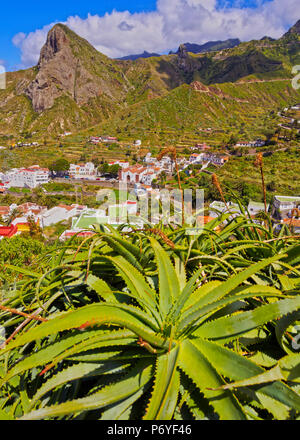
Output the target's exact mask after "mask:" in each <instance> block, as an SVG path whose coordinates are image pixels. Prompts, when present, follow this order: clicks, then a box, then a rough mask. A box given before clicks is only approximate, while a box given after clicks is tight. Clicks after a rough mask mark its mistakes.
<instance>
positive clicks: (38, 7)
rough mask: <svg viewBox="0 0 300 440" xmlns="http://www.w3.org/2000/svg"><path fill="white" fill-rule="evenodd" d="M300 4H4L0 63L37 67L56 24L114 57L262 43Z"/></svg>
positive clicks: (152, 0)
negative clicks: (184, 46)
mask: <svg viewBox="0 0 300 440" xmlns="http://www.w3.org/2000/svg"><path fill="white" fill-rule="evenodd" d="M299 3H300V2H299V0H134V1H133V0H131V1H129V0H85V1H82V0H80V1H79V0H52V1H51V2H43V1H39V2H37V1H31V0H27V1H26V2H25V1H24V0H23V1H19V0H15V1H14V2H13V3H9V2H5V3H3V4H1V27H0V48H1V50H0V60H1V63H2V61H3V62H4V63H5V65H6V67H7V70H15V69H17V68H20V67H28V66H30V65H34V64H35V63H36V61H37V59H38V54H39V50H40V48H41V46H42V45H43V44H44V40H45V39H46V35H47V32H48V30H49V29H50V27H49V28H48V27H47V26H50V24H53V23H55V22H66V23H67V24H68V25H69V26H70V27H71V28H72V29H73V30H75V32H77V33H78V34H79V35H81V36H83V37H84V38H86V39H88V40H89V41H90V42H91V44H93V45H94V46H95V47H96V48H97V49H98V50H101V51H102V52H103V53H106V54H107V55H108V56H112V57H117V56H121V55H128V54H129V53H138V52H139V51H142V50H149V51H155V52H160V53H162V52H164V51H167V50H170V49H173V48H176V45H177V44H179V43H182V42H187V41H190V42H194V43H201V42H205V41H208V40H211V39H221V38H228V37H233V38H235V37H239V38H241V39H242V40H247V39H251V38H261V37H262V36H264V32H266V33H268V35H270V36H275V37H277V36H280V33H282V32H283V31H284V30H285V29H287V28H288V27H289V25H292V24H294V22H295V21H296V20H297V19H298V18H300V5H299ZM280 5H281V6H282V12H281V8H280ZM220 9H222V12H220ZM124 11H128V13H125V12H124ZM106 13H107V14H108V15H107V16H106V18H105V19H104V18H103V16H104V15H105V14H106ZM92 17H93V18H92ZM121 30H122V31H125V32H121ZM16 35H17V38H16V37H15V36H16ZM14 37H15V39H14V43H13V38H14ZM214 37H215V38H214Z"/></svg>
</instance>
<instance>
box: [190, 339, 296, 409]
mask: <svg viewBox="0 0 300 440" xmlns="http://www.w3.org/2000/svg"><path fill="white" fill-rule="evenodd" d="M194 344H195V346H197V347H198V349H199V350H201V351H202V352H203V353H204V354H205V356H206V357H207V358H208V360H209V362H210V363H211V364H212V365H213V366H214V367H215V368H216V369H217V370H218V372H219V374H221V375H223V376H224V377H228V378H230V379H232V380H235V381H239V380H241V379H242V380H243V381H245V383H246V382H247V381H248V380H249V382H248V383H247V384H248V385H255V381H257V382H256V385H260V384H263V383H264V381H263V380H258V379H257V377H259V376H260V375H264V374H266V375H267V374H269V371H268V372H266V371H265V370H264V369H263V368H262V367H260V366H258V365H256V364H255V363H254V362H251V361H250V360H249V359H247V358H245V357H244V356H241V355H239V354H237V353H235V352H233V351H232V350H229V349H228V348H225V347H222V346H219V345H218V344H216V343H214V342H210V341H205V340H202V339H201V338H199V339H196V340H194ZM298 362H299V358H298ZM295 364H296V365H295ZM283 365H285V364H283ZM275 368H276V367H275ZM297 368H298V367H297V363H296V359H292V360H291V361H290V364H289V374H291V375H293V376H294V375H295V371H297ZM270 371H271V370H270ZM276 375H277V372H276V371H275V372H274V373H270V377H269V379H270V378H271V381H276V380H280V379H283V376H281V377H279V376H276ZM254 377H256V378H255V379H253V378H254ZM285 379H286V377H285ZM269 381H270V380H269ZM266 382H268V380H266ZM221 388H222V389H231V388H234V387H232V386H231V384H229V385H228V384H223V385H222V386H221ZM258 393H259V394H265V395H267V396H268V397H271V398H273V399H275V400H278V401H279V402H281V403H283V404H284V405H287V406H289V407H290V408H295V409H297V410H299V409H300V406H299V405H300V396H299V395H297V394H296V393H295V392H294V391H293V390H292V389H291V388H289V387H288V386H286V385H285V384H283V383H281V382H275V383H273V384H267V385H264V386H262V387H260V388H259V389H258Z"/></svg>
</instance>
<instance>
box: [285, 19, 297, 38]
mask: <svg viewBox="0 0 300 440" xmlns="http://www.w3.org/2000/svg"><path fill="white" fill-rule="evenodd" d="M289 35H300V20H298V21H297V23H296V24H295V25H294V26H292V27H291V29H290V30H289V31H288V32H287V33H286V34H285V35H284V36H285V37H286V36H289Z"/></svg>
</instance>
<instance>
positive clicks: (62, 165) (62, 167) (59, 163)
mask: <svg viewBox="0 0 300 440" xmlns="http://www.w3.org/2000/svg"><path fill="white" fill-rule="evenodd" d="M69 168H70V163H69V162H68V161H67V160H66V159H63V158H61V159H58V160H56V161H55V162H53V163H52V164H51V165H50V166H49V169H50V171H55V172H56V173H60V172H63V171H68V169H69Z"/></svg>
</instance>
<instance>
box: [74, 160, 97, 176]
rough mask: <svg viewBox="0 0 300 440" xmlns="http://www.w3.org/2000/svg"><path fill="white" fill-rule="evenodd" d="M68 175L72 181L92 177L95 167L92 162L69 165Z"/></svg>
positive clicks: (94, 173)
mask: <svg viewBox="0 0 300 440" xmlns="http://www.w3.org/2000/svg"><path fill="white" fill-rule="evenodd" d="M69 174H70V177H71V178H73V179H81V178H85V177H94V176H95V175H96V170H95V165H94V164H93V163H92V162H88V163H79V164H77V165H75V164H71V165H70V169H69Z"/></svg>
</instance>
